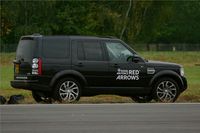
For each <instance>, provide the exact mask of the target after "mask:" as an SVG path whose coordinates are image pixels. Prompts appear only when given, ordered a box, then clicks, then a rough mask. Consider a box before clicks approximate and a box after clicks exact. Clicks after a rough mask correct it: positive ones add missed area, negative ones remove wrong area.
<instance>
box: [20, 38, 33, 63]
mask: <svg viewBox="0 0 200 133" xmlns="http://www.w3.org/2000/svg"><path fill="white" fill-rule="evenodd" d="M35 47H36V41H34V40H20V41H19V45H18V47H17V53H16V57H17V59H24V60H31V59H32V56H33V52H34V50H35Z"/></svg>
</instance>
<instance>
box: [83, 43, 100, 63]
mask: <svg viewBox="0 0 200 133" xmlns="http://www.w3.org/2000/svg"><path fill="white" fill-rule="evenodd" d="M82 48H83V51H84V59H85V60H89V61H102V60H103V52H102V48H101V45H100V43H99V42H90V41H86V42H82ZM80 50H81V47H80Z"/></svg>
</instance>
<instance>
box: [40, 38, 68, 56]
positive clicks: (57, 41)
mask: <svg viewBox="0 0 200 133" xmlns="http://www.w3.org/2000/svg"><path fill="white" fill-rule="evenodd" d="M42 53H43V56H44V57H46V58H65V57H69V41H68V39H67V38H63V37H45V38H44V39H43V46H42Z"/></svg>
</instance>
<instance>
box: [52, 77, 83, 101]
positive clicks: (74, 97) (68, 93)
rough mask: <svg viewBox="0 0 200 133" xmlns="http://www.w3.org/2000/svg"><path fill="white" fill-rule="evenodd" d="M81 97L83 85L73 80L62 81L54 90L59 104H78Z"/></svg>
mask: <svg viewBox="0 0 200 133" xmlns="http://www.w3.org/2000/svg"><path fill="white" fill-rule="evenodd" d="M80 96H81V85H80V83H79V82H78V81H77V80H75V79H73V78H64V79H61V80H60V81H59V82H58V84H57V85H56V87H55V89H54V99H55V100H56V101H59V102H68V103H73V102H77V101H78V100H79V99H80Z"/></svg>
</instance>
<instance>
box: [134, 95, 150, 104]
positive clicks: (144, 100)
mask: <svg viewBox="0 0 200 133" xmlns="http://www.w3.org/2000/svg"><path fill="white" fill-rule="evenodd" d="M131 99H132V100H133V101H135V102H136V103H148V102H151V100H152V99H153V98H152V97H151V96H132V97H131Z"/></svg>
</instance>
